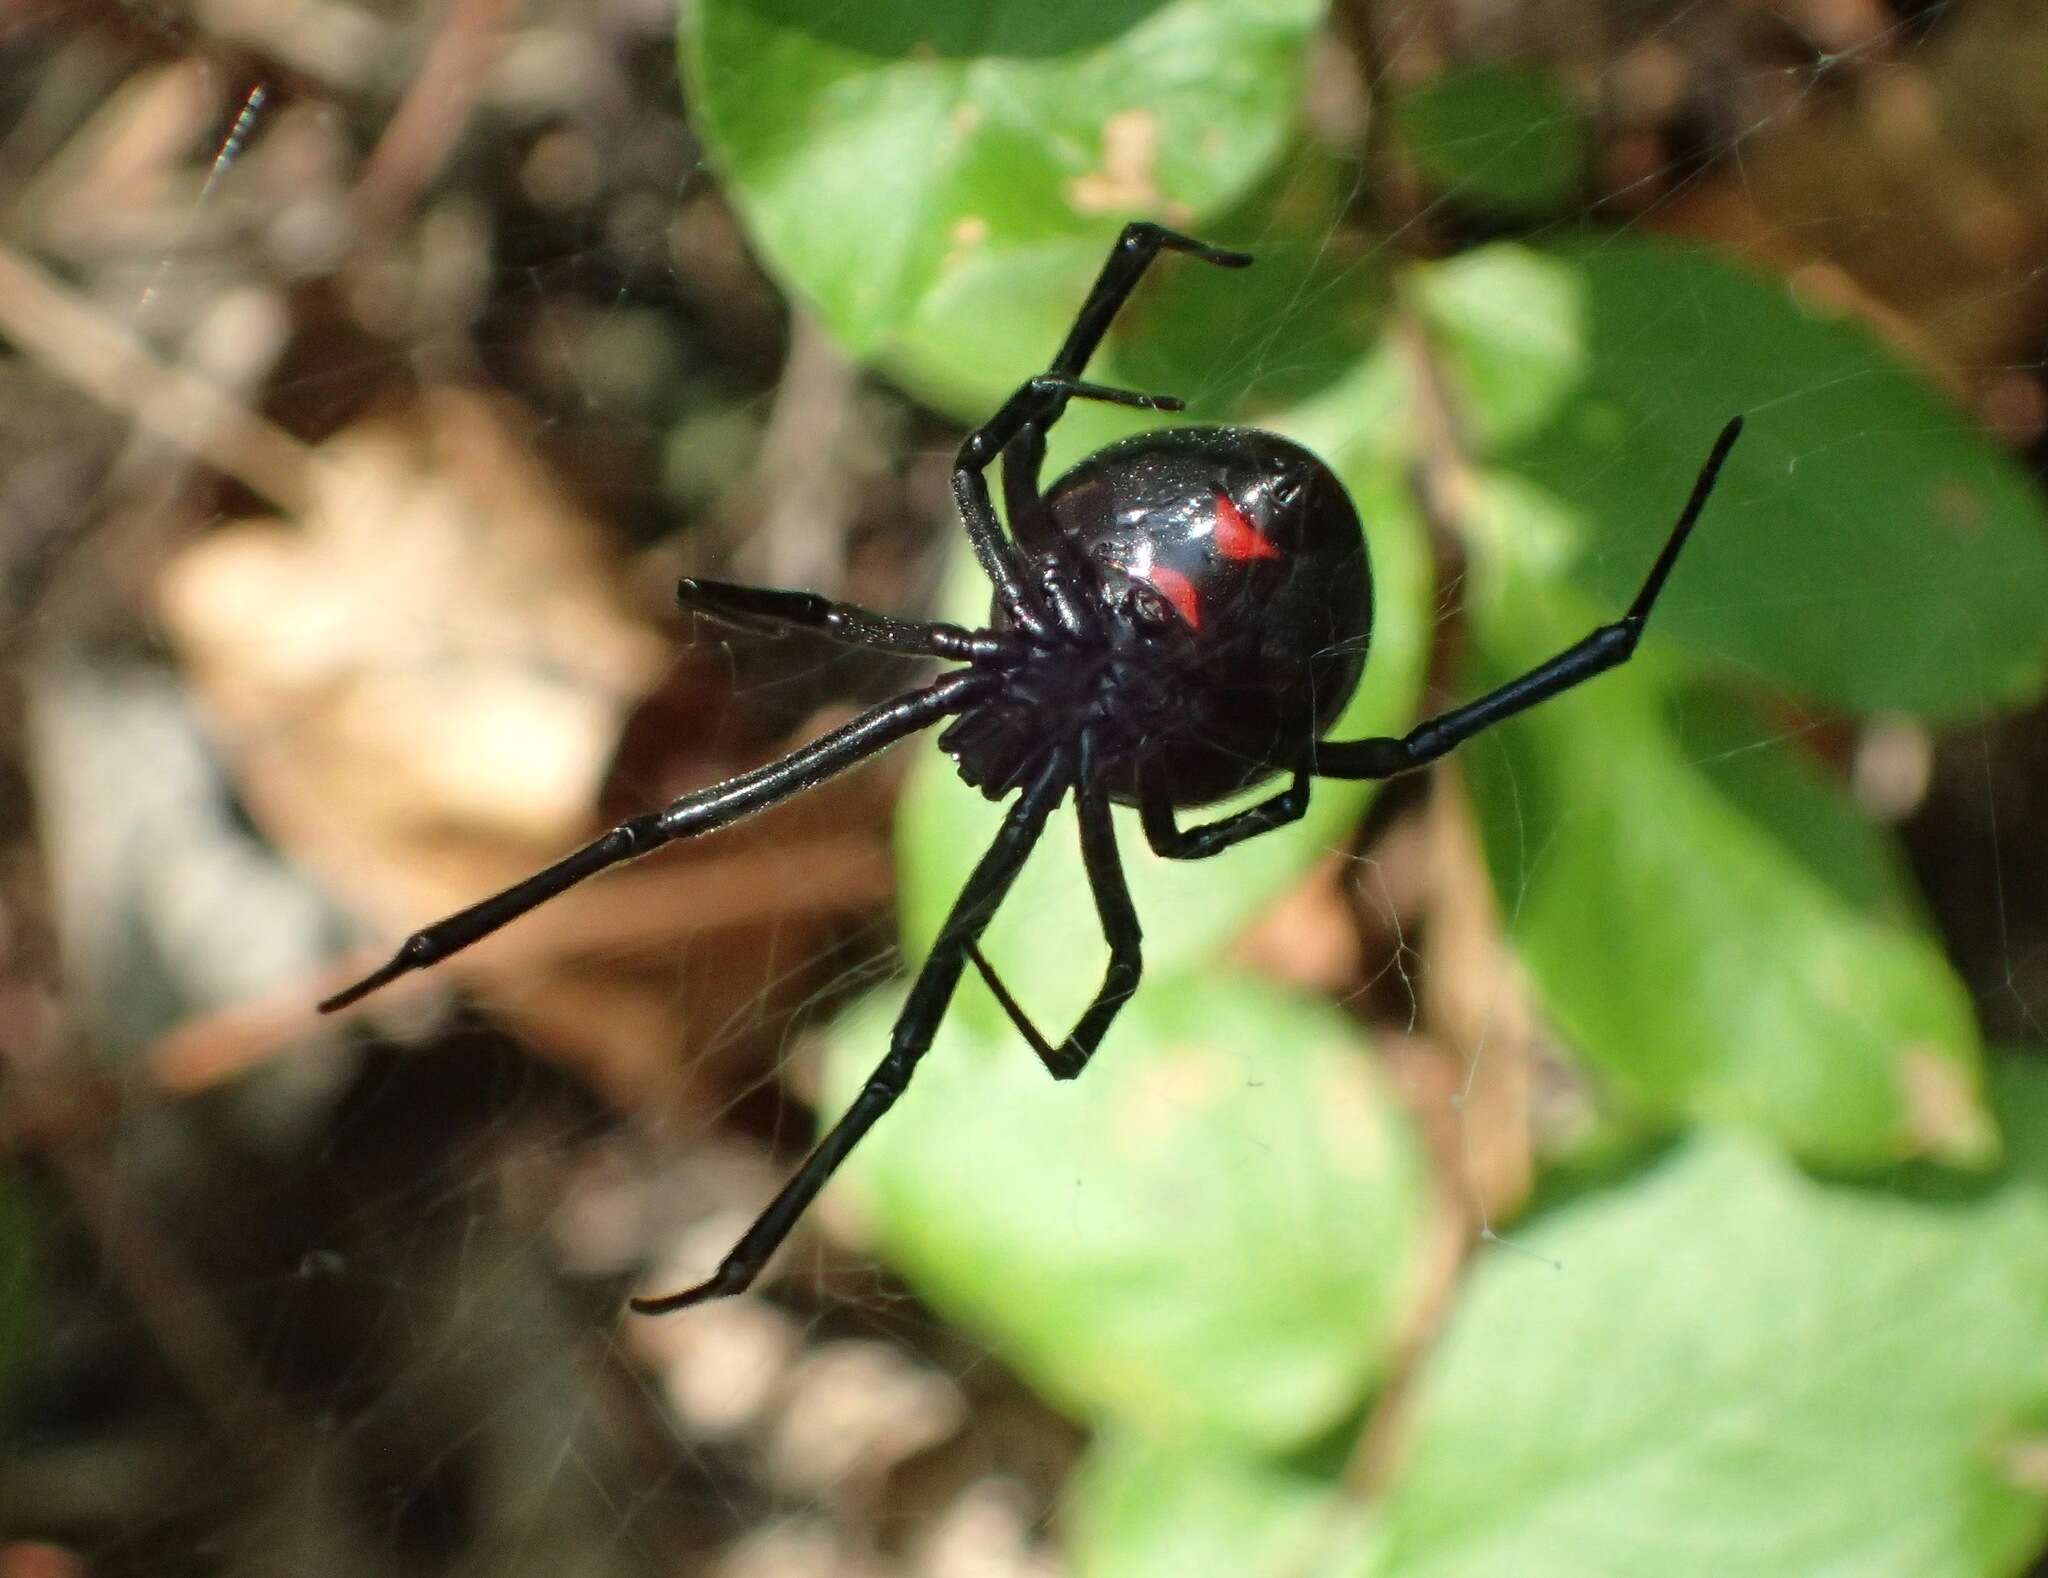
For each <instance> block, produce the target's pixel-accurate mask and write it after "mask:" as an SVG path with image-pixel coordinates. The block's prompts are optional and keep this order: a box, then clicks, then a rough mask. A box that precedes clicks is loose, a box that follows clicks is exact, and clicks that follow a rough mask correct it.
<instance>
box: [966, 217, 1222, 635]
mask: <svg viewBox="0 0 2048 1578" xmlns="http://www.w3.org/2000/svg"><path fill="white" fill-rule="evenodd" d="M1161 252H1185V253H1187V254H1188V255H1189V256H1190V257H1196V258H1200V259H1201V260H1202V261H1203V262H1205V263H1214V264H1216V265H1217V266H1218V267H1220V268H1245V267H1248V266H1249V265H1250V263H1251V261H1252V260H1251V257H1250V256H1249V255H1248V254H1246V253H1243V252H1226V251H1224V250H1223V249H1222V248H1221V247H1212V246H1210V245H1208V244H1207V243H1206V242H1201V241H1197V240H1196V239H1195V238H1194V237H1193V236H1184V235H1182V234H1180V233H1179V232H1178V231H1174V230H1168V229H1165V228H1164V227H1163V226H1160V225H1155V224H1149V223H1146V222H1144V221H1139V222H1136V223H1132V224H1128V225H1125V226H1124V228H1123V232H1122V234H1120V235H1119V236H1118V237H1117V238H1116V242H1115V244H1114V245H1113V246H1111V248H1110V249H1109V257H1108V258H1107V260H1105V261H1104V263H1103V265H1102V272H1101V273H1099V274H1098V275H1096V277H1095V283H1094V284H1093V285H1092V286H1090V287H1089V290H1088V296H1087V299H1086V300H1084V301H1083V302H1082V303H1081V310H1080V311H1079V312H1077V313H1076V314H1075V315H1074V324H1073V327H1072V328H1070V329H1069V330H1068V331H1067V337H1066V339H1065V340H1064V341H1062V342H1061V344H1060V348H1059V351H1058V352H1057V354H1055V355H1054V357H1053V359H1052V362H1051V364H1050V365H1049V366H1048V367H1047V368H1046V370H1045V373H1044V374H1043V375H1042V376H1041V377H1039V378H1034V379H1033V380H1032V381H1031V382H1030V383H1028V384H1026V385H1025V386H1024V387H1023V388H1022V389H1019V390H1018V391H1017V393H1016V394H1014V395H1012V396H1011V397H1010V399H1009V400H1008V401H1007V402H1006V403H1005V404H1004V406H1003V408H1002V410H1000V411H998V412H997V413H996V414H995V416H994V417H992V418H990V420H989V422H988V423H987V425H986V426H984V427H983V428H982V429H981V430H980V431H979V432H977V433H974V434H972V435H970V436H969V438H968V441H967V443H966V444H964V445H962V446H961V450H960V458H959V462H958V468H959V469H957V470H956V471H955V472H954V476H953V486H954V493H955V495H956V496H957V497H958V498H959V500H960V512H961V514H962V516H963V517H965V519H966V521H967V530H968V537H969V539H970V540H971V541H972V542H973V543H974V551H975V556H976V557H977V558H979V559H980V560H981V564H982V568H983V569H984V570H986V571H987V572H988V576H989V579H990V580H991V581H993V582H995V584H996V595H997V598H998V600H999V601H1001V602H1002V604H1003V608H1004V611H1005V612H1006V613H1008V614H1009V615H1010V617H1011V618H1012V619H1014V620H1016V622H1017V623H1018V624H1020V625H1022V626H1023V627H1024V628H1025V629H1028V630H1032V631H1033V632H1034V633H1038V632H1040V631H1041V629H1042V627H1041V626H1040V625H1039V624H1037V623H1035V622H1031V621H1027V620H1025V619H1023V618H1020V617H1019V616H1018V614H1017V612H1016V610H1015V609H1013V608H1012V607H1011V606H1010V603H1009V601H1008V600H1007V597H1006V592H1005V582H1004V577H1003V576H1002V575H1000V574H998V573H997V569H996V568H994V567H993V564H994V563H997V562H1003V561H1006V562H1007V567H1008V569H1009V571H1010V572H1011V585H1013V586H1015V587H1016V588H1017V590H1018V593H1019V595H1024V594H1025V593H1026V591H1027V590H1028V589H1026V588H1025V587H1024V585H1023V581H1022V576H1021V573H1020V572H1019V571H1018V569H1017V565H1016V560H1015V556H1014V553H1012V552H1010V551H1009V549H1008V543H1007V541H1006V540H1005V539H1004V538H1003V537H1002V534H1001V532H1000V530H999V529H998V528H997V526H996V524H995V513H994V511H993V509H991V508H990V506H989V503H988V487H987V483H986V482H985V481H984V480H983V479H982V477H981V473H982V471H983V470H984V469H986V467H987V466H988V465H989V463H990V462H991V461H993V460H994V459H995V457H996V456H997V455H998V454H1002V456H1003V510H1004V513H1005V514H1007V515H1008V516H1009V519H1010V529H1011V531H1012V532H1015V531H1016V530H1017V529H1018V527H1019V526H1020V524H1021V523H1023V522H1024V521H1026V520H1028V519H1029V518H1031V517H1032V516H1033V515H1035V514H1036V512H1037V510H1038V508H1039V502H1040V501H1039V490H1038V480H1039V472H1040V470H1041V469H1042V468H1043V466H1044V464H1045V435H1046V431H1047V429H1049V428H1050V427H1051V426H1052V425H1053V423H1055V422H1057V421H1058V420H1059V419H1060V417H1061V415H1062V414H1063V413H1064V412H1065V411H1066V408H1067V401H1068V400H1069V399H1071V398H1082V399H1102V398H1105V394H1104V392H1101V391H1098V390H1095V389H1094V388H1093V386H1089V385H1084V384H1081V383H1079V382H1077V380H1078V379H1079V378H1080V376H1081V374H1082V372H1084V371H1085V370H1086V368H1087V366H1088V359H1089V358H1090V357H1091V356H1093V355H1094V354H1095V351H1096V349H1097V347H1099V346H1100V345H1101V344H1102V337H1103V335H1104V334H1106V333H1108V331H1109V326H1110V323H1111V322H1112V321H1113V320H1114V319H1115V317H1116V315H1117V314H1118V313H1119V312H1121V311H1122V310H1123V307H1124V303H1125V302H1127V301H1129V300H1130V296H1131V292H1132V291H1133V290H1134V289H1136V288H1137V284H1138V281H1139V280H1140V279H1141V278H1142V277H1143V276H1144V273H1145V270H1146V269H1147V268H1149V267H1150V266H1151V263H1152V260H1153V259H1154V258H1156V257H1158V256H1159V254H1160V253H1161ZM1120 403H1122V404H1126V405H1143V406H1148V407H1149V408H1150V409H1153V410H1159V411H1179V410H1182V409H1184V404H1183V402H1181V401H1179V400H1176V399H1172V398H1171V397H1167V396H1158V395H1154V396H1137V397H1126V398H1124V399H1123V400H1122V401H1121V402H1120ZM970 478H971V480H970ZM1041 590H1044V589H1041ZM1045 595H1048V596H1049V597H1050V599H1051V601H1052V612H1053V614H1054V617H1055V618H1056V619H1057V620H1058V621H1059V622H1060V623H1061V624H1062V625H1063V626H1065V627H1066V628H1068V629H1069V630H1074V629H1077V628H1078V627H1080V626H1081V625H1082V624H1084V623H1085V621H1086V613H1085V610H1084V609H1082V608H1080V607H1079V606H1078V605H1077V604H1075V603H1074V601H1073V600H1072V599H1071V597H1069V596H1067V595H1064V589H1061V588H1053V589H1051V590H1050V591H1049V592H1046V593H1045Z"/></svg>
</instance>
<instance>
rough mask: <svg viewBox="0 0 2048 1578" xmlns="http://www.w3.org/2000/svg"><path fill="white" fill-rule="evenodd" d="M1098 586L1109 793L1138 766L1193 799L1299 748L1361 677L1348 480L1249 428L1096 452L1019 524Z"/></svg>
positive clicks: (1367, 615)
mask: <svg viewBox="0 0 2048 1578" xmlns="http://www.w3.org/2000/svg"><path fill="white" fill-rule="evenodd" d="M1011 526H1012V530H1013V532H1014V533H1015V534H1016V537H1017V541H1018V544H1019V546H1020V547H1021V548H1023V549H1024V550H1025V552H1026V553H1027V555H1029V556H1030V557H1032V558H1033V559H1048V558H1050V559H1055V560H1058V561H1060V562H1062V563H1064V564H1065V565H1067V566H1068V567H1069V568H1070V569H1071V570H1073V571H1076V572H1078V573H1079V574H1081V575H1082V576H1083V577H1085V579H1086V580H1087V581H1088V582H1089V583H1091V590H1093V591H1095V592H1096V593H1097V595H1096V596H1095V597H1094V598H1092V599H1091V601H1092V602H1093V603H1094V604H1095V607H1096V608H1097V610H1098V611H1099V613H1100V615H1101V616H1102V617H1103V618H1104V619H1105V621H1106V625H1107V634H1106V651H1107V652H1108V654H1109V655H1108V657H1107V659H1106V661H1105V662H1104V664H1103V665H1102V667H1101V670H1100V676H1101V677H1100V679H1099V681H1098V699H1097V701H1096V703H1095V706H1094V713H1095V720H1096V721H1095V731H1096V736H1097V739H1098V740H1099V741H1100V742H1101V744H1100V748H1101V750H1102V753H1103V755H1104V756H1105V757H1106V758H1107V759H1108V762H1109V765H1110V786H1111V792H1112V794H1113V795H1114V796H1115V797H1116V798H1117V799H1119V800H1122V801H1124V802H1126V803H1130V802H1132V801H1133V800H1135V798H1136V793H1137V785H1138V780H1139V777H1140V775H1141V774H1142V775H1143V776H1145V777H1147V778H1152V779H1155V780H1156V781H1157V782H1159V783H1160V784H1162V785H1164V786H1165V788H1166V790H1167V792H1168V794H1169V795H1170V797H1171V798H1172V800H1173V802H1174V804H1176V805H1179V806H1198V805H1203V804H1206V803H1208V802H1210V801H1213V800H1217V799H1220V798H1222V797H1223V796H1225V795H1228V794H1231V793H1233V792H1235V791H1236V790H1239V789H1242V788H1245V787H1247V786H1249V785H1250V784H1253V783H1256V782H1258V781H1259V780H1260V779H1263V778H1266V777H1269V776H1271V775H1272V774H1273V773H1275V772H1278V771H1282V770H1284V768H1285V766H1286V765H1287V764H1289V763H1291V762H1293V761H1296V760H1299V759H1300V757H1301V754H1302V753H1303V751H1304V750H1305V749H1306V747H1307V745H1308V744H1309V742H1310V741H1312V740H1314V739H1315V738H1317V737H1319V736H1320V735H1321V733H1322V731H1323V730H1324V729H1325V728H1327V727H1328V726H1329V724H1330V723H1331V722H1332V720H1334V719H1335V718H1336V716H1337V714H1338V712H1339V711H1340V710H1341V709H1342V708H1343V706H1344V704H1345V702H1347V701H1348V700H1349V699H1350V698H1351V693H1352V691H1353V690H1354V689H1356V687H1357V685H1358V677H1359V674H1360V672H1361V671H1362V670H1363V668H1364V666H1365V649H1366V641H1367V638H1368V637H1369V636H1370V634H1371V630H1372V575H1371V570H1370V568H1369V566H1368V562H1367V558H1366V548H1365V538H1364V536H1363V534H1362V533H1361V531H1360V529H1359V522H1358V514H1357V512H1356V510H1354V509H1353V508H1352V505H1351V500H1350V499H1349V498H1348V497H1347V496H1346V494H1345V492H1344V488H1343V485H1342V484H1341V483H1339V482H1338V480H1337V479H1336V477H1335V476H1334V475H1333V474H1332V473H1331V471H1330V469H1329V468H1328V467H1327V466H1325V465H1324V464H1323V463H1322V462H1321V461H1320V460H1318V459H1316V457H1315V456H1314V455H1311V454H1310V453H1309V452H1308V451H1307V450H1305V449H1303V448H1301V447H1300V446H1299V445H1297V444H1292V443H1289V442H1288V441H1287V440H1286V439H1284V438H1280V437H1277V436H1276V435H1274V434H1272V433H1266V432H1261V431H1258V430H1256V429H1252V428H1215V427H1179V428H1167V429H1163V430H1161V431H1158V432H1153V433H1145V434H1140V435H1138V436H1136V437H1133V438H1128V439H1125V440H1123V441H1122V442H1120V443H1116V444H1111V445H1109V446H1108V447H1107V448H1105V449H1102V450H1099V451H1097V452H1096V453H1095V454H1093V455H1091V456H1089V457H1088V458H1087V459H1086V460H1084V461H1082V462H1081V463H1080V464H1079V465H1077V466H1076V467H1074V469H1073V470H1071V471H1069V472H1067V473H1066V475H1064V476H1063V477H1061V478H1060V479H1059V480H1058V481H1057V482H1055V483H1054V484H1053V485H1052V487H1051V489H1050V490H1049V491H1048V492H1047V493H1046V495H1045V500H1044V504H1043V507H1042V510H1041V511H1040V512H1038V513H1036V514H1035V516H1034V517H1033V518H1032V519H1030V520H1020V521H1014V522H1012V523H1011Z"/></svg>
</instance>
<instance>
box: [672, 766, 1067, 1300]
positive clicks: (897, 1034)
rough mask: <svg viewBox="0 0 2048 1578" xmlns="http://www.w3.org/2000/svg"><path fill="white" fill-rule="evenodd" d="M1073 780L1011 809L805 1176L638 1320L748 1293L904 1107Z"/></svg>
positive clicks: (1049, 772)
mask: <svg viewBox="0 0 2048 1578" xmlns="http://www.w3.org/2000/svg"><path fill="white" fill-rule="evenodd" d="M1067 781H1068V763H1067V759H1066V757H1065V756H1064V755H1063V754H1059V753H1055V754H1054V755H1052V756H1051V757H1049V758H1047V760H1046V764H1045V766H1044V767H1042V768H1041V769H1040V770H1039V773H1038V776H1037V777H1036V778H1034V779H1033V780H1032V781H1031V782H1030V783H1029V784H1028V785H1026V787H1025V789H1024V792H1023V793H1022V794H1021V795H1019V796H1018V798H1017V802H1016V804H1014V805H1013V806H1011V808H1010V814H1009V815H1008V816H1007V817H1005V818H1004V819H1003V825H1002V827H1001V829H1000V830H999V831H998V832H997V833H996V837H995V842H994V843H992V844H991V845H989V848H988V853H987V854H985V855H983V856H982V857H981V862H980V864H979V865H977V866H976V867H975V868H974V873H973V875H972V876H970V877H969V878H968V879H967V885H966V886H965V887H964V888H962V889H961V890H960V897H959V898H958V899H956V900H954V902H953V909H952V913H950V914H949V915H948V916H947V917H946V923H945V925H944V926H942V927H940V928H939V936H938V940H937V941H936V942H934V943H933V944H932V951H931V954H930V956H929V957H928V958H927V959H926V960H925V961H924V968H923V969H921V970H919V971H918V972H917V980H916V982H915V983H914V984H913V985H912V986H911V988H910V997H909V1000H908V1001H906V1002H905V1003H904V1005H903V1012H902V1013H901V1014H899V1015H898V1016H897V1018H896V1025H895V1028H894V1029H892V1030H891V1031H890V1032H889V1050H888V1053H887V1054H886V1055H885V1056H884V1057H883V1059H882V1061H881V1063H880V1064H879V1065H877V1067H876V1069H875V1071H874V1073H872V1074H870V1075H869V1076H868V1079H867V1083H866V1084H865V1085H863V1086H861V1088H860V1094H859V1095H857V1096H855V1097H854V1098H853V1104H852V1105H851V1106H849V1107H848V1108H847V1109H846V1112H845V1114H844V1115H843V1116H841V1118H840V1119H839V1121H838V1122H837V1123H835V1124H833V1125H832V1127H831V1129H830V1130H828V1131H827V1132H826V1134H825V1137H824V1138H823V1139H821V1140H820V1141H818V1143H817V1145H816V1146H815V1147H814V1148H813V1149H812V1151H811V1154H810V1155H809V1156H807V1157H805V1158H804V1162H803V1165H802V1166H801V1167H799V1168H798V1169H797V1170H796V1174H795V1176H793V1177H792V1178H791V1179H790V1180H789V1182H788V1183H786V1184H784V1185H783V1186H782V1192H781V1193H779V1194H778V1195H776V1197H775V1198H774V1199H773V1200H772V1201H770V1202H769V1204H768V1208H767V1209H766V1210H765V1211H763V1212H762V1213H761V1214H760V1215H759V1216H758V1217H756V1218H755V1219H754V1225H753V1226H752V1227H749V1228H748V1229H747V1230H746V1232H745V1233H744V1234H742V1235H741V1236H740V1241H739V1242H738V1243H737V1244H735V1245H734V1246H733V1247H732V1250H731V1252H730V1253H728V1254H727V1255H726V1257H725V1258H724V1259H723V1260H721V1261H720V1262H719V1263H718V1269H717V1270H716V1271H714V1272H713V1273H712V1274H711V1275H710V1276H709V1277H707V1278H706V1279H705V1280H704V1281H702V1282H700V1283H698V1284H697V1285H696V1286H695V1287H691V1288H685V1289H684V1290H683V1291H682V1292H680V1293H670V1294H666V1295H664V1296H662V1297H660V1298H651V1299H650V1298H636V1299H634V1300H632V1306H633V1309H634V1310H635V1311H636V1312H637V1313H639V1314H641V1315H666V1314H668V1313H669V1312H670V1311H671V1310H679V1309H685V1308H687V1307H689V1306H690V1305H692V1304H701V1303H703V1302H704V1301H705V1300H706V1299H716V1298H724V1297H725V1296H726V1295H728V1294H732V1293H739V1292H743V1291H744V1290H745V1289H746V1288H747V1287H748V1286H749V1285H750V1284H751V1283H752V1282H753V1280H754V1278H755V1277H757V1276H758V1275H760V1272H761V1268H762V1267H763V1266H765V1265H766V1264H767V1263H768V1257H769V1256H770V1255H772V1254H774V1253H775V1251H776V1248H777V1247H778V1246H779V1245H780V1244H781V1243H782V1241H783V1239H785V1238H787V1237H788V1236H789V1230H790V1229H791V1228H792V1227H794V1226H795V1225H796V1221H797V1218H798V1217H800V1216H802V1215H803V1214H804V1210H805V1208H806V1207H808V1206H809V1205H810V1203H811V1201H812V1200H813V1199H815V1198H816V1197H817V1194H818V1191H819V1190H820V1189H822V1188H824V1187H825V1182H826V1180H827V1179H829V1178H830V1177H831V1176H832V1174H833V1173H835V1172H836V1171H838V1169H839V1164H840V1163H841V1162H843V1161H845V1160H846V1157H847V1155H848V1153H849V1152H851V1151H852V1150H853V1148H854V1146H856V1145H857V1144H859V1143H860V1140H861V1137H862V1136H863V1135H865V1134H866V1133H867V1132H868V1130H869V1129H871V1128H873V1127H874V1126H875V1124H876V1122H877V1121H878V1120H879V1119H880V1118H881V1116H882V1114H883V1113H885V1112H887V1111H888V1110H889V1109H890V1108H891V1107H892V1106H894V1105H895V1104H896V1098H897V1097H898V1096H900V1095H902V1094H903V1091H904V1087H905V1086H907V1085H908V1084H909V1083H910V1076H911V1074H912V1073H913V1072H914V1071H915V1070H916V1068H917V1065H918V1062H919V1060H920V1059H922V1058H923V1057H924V1055H925V1053H926V1052H928V1051H929V1050H930V1049H931V1044H932V1037H933V1036H934V1035H936V1034H937V1032H938V1028H939V1020H940V1019H941V1018H942V1017H943V1016H944V1014H945V1012H946V1005H947V1004H948V1003H949V1002H951V1001H952V998H953V990H954V988H955V987H957V986H958V985H959V984H960V973H961V971H962V970H963V969H965V968H966V964H967V956H968V950H969V949H970V948H971V947H972V946H973V944H974V939H975V938H976V937H978V936H980V935H981V932H982V930H983V928H985V927H986V926H987V925H988V923H989V921H990V919H991V918H992V917H993V916H994V915H995V912H996V906H997V905H998V904H1000V903H1001V902H1002V899H1003V895H1004V894H1005V893H1007V892H1008V891H1009V888H1010V884H1011V883H1012V882H1013V881H1014V880H1015V879H1016V876H1017V872H1018V871H1019V870H1020V869H1021V868H1022V866H1023V864H1024V859H1025V857H1026V856H1027V855H1029V854H1030V853H1031V846H1032V845H1034V844H1036V843H1037V842H1038V837H1039V834H1041V833H1043V832H1044V831H1045V819H1046V818H1047V817H1048V816H1049V815H1051V813H1052V808H1053V807H1054V805H1056V804H1057V803H1058V802H1059V798H1060V796H1061V795H1062V794H1064V793H1065V792H1066V788H1067Z"/></svg>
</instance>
